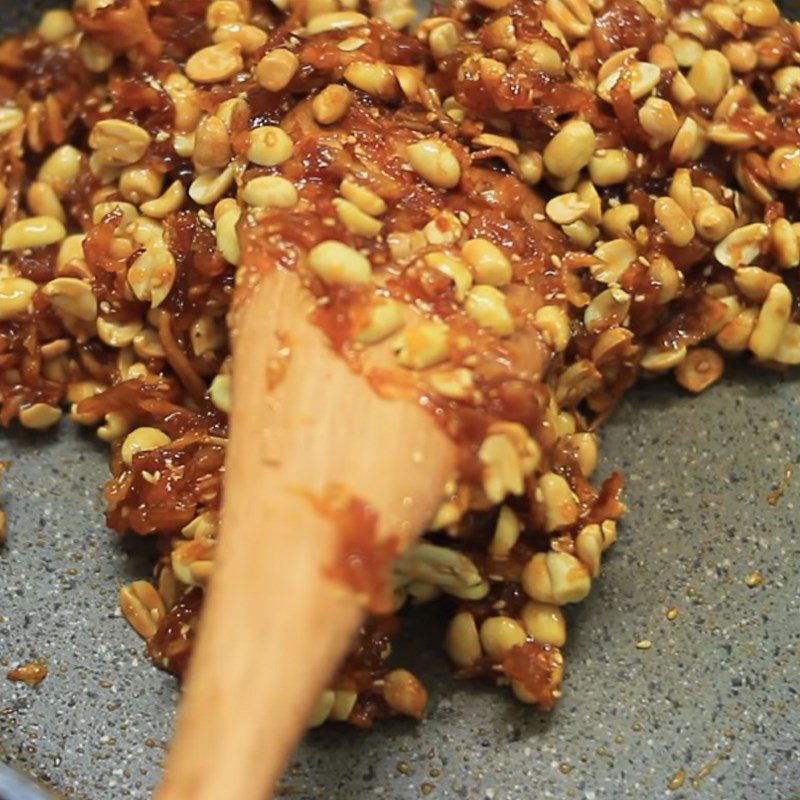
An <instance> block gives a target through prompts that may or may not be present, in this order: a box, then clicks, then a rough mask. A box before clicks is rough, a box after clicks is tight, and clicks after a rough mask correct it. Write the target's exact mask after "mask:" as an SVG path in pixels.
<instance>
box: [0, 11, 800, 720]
mask: <svg viewBox="0 0 800 800" xmlns="http://www.w3.org/2000/svg"><path fill="white" fill-rule="evenodd" d="M798 62H800V26H798V24H797V23H791V22H788V21H786V20H784V19H782V18H781V16H780V13H779V10H778V8H777V6H776V5H775V4H774V3H773V2H771V0H735V1H734V2H722V1H720V2H708V3H702V2H692V0H690V1H689V2H686V1H685V0H681V2H677V0H673V1H672V2H670V1H668V0H641V2H640V1H639V0H480V2H464V1H463V0H452V2H450V3H447V4H444V3H443V4H438V5H436V6H435V7H434V9H433V10H432V12H431V14H430V16H429V17H428V18H427V19H425V20H423V21H421V22H419V23H416V24H415V23H414V14H413V11H412V10H411V9H410V8H409V6H408V5H407V4H406V2H405V0H370V2H361V3H358V2H355V1H354V0H307V1H305V2H299V0H272V1H271V2H270V0H214V1H213V2H210V1H209V0H159V2H150V0H78V2H77V3H76V4H75V8H74V9H73V10H72V12H69V11H50V12H47V13H46V14H45V15H44V16H43V18H42V20H41V23H40V26H39V28H38V30H36V31H34V32H31V33H29V34H28V35H26V36H23V37H20V38H16V39H10V40H8V41H6V42H5V43H3V44H2V45H0V176H1V177H2V183H0V207H2V241H1V243H0V245H1V246H2V253H1V254H0V255H1V259H0V396H2V409H1V410H0V421H2V423H3V424H5V425H8V424H10V423H11V422H13V421H14V420H19V423H20V424H21V425H23V426H24V427H27V428H30V429H34V430H44V429H47V428H50V427H52V426H54V425H55V424H56V423H58V421H59V419H60V418H61V416H62V414H63V413H64V411H65V410H67V409H68V416H69V417H70V419H72V420H73V421H74V422H77V423H79V424H82V425H88V426H92V427H94V428H95V429H96V431H97V435H98V436H99V437H100V438H101V439H103V440H104V441H107V442H109V443H110V444H111V471H112V478H111V479H110V480H109V482H108V484H107V485H106V488H105V498H106V501H107V505H108V511H107V516H108V522H109V525H110V526H111V527H112V528H113V529H114V530H116V531H118V532H125V531H134V532H135V533H137V534H140V535H143V536H156V537H157V539H158V543H159V552H160V554H161V555H160V558H159V560H158V564H157V566H156V569H155V576H154V580H153V581H152V582H150V581H136V582H134V583H132V584H130V585H129V586H126V587H124V588H123V589H122V590H121V592H120V603H121V606H122V609H123V611H124V613H125V616H126V618H127V619H128V620H129V622H130V623H131V624H132V625H133V627H134V628H135V629H136V630H137V631H138V633H139V634H140V635H141V636H142V637H144V638H145V639H146V640H147V647H148V651H149V653H150V655H151V657H152V658H153V660H154V661H155V663H156V664H158V665H159V666H162V667H164V668H166V669H170V670H172V671H174V672H176V673H178V674H180V673H182V672H183V670H184V669H185V667H186V664H187V662H188V659H189V658H190V654H191V648H192V641H193V637H194V632H195V629H196V626H197V622H198V619H199V615H200V613H201V609H202V602H203V590H204V586H205V585H206V584H207V581H208V580H209V578H210V576H211V575H212V573H213V567H214V551H215V544H216V534H217V528H218V516H219V509H220V504H221V488H222V487H221V474H222V473H221V468H222V466H223V464H224V458H225V446H226V439H227V414H228V412H229V409H230V403H231V397H230V370H231V358H230V353H229V342H228V327H227V325H226V315H227V313H228V311H229V308H230V306H231V300H232V298H233V296H234V292H235V290H236V286H237V285H239V286H246V285H248V283H249V282H250V281H251V280H253V279H257V275H258V274H259V273H262V272H263V271H265V270H270V269H285V270H294V271H296V272H297V273H298V274H299V275H300V276H301V277H302V279H303V281H304V282H305V284H306V285H307V287H308V288H309V290H310V291H311V292H313V294H314V295H315V296H316V298H317V304H316V311H315V314H314V320H315V322H316V323H317V324H318V325H319V326H320V327H321V328H322V329H323V330H324V331H325V332H326V333H327V335H328V337H329V339H330V342H331V346H332V347H333V348H334V349H335V350H336V351H338V352H339V353H340V354H341V357H342V358H344V359H347V360H348V362H350V363H351V364H352V365H353V367H354V368H355V369H359V370H361V371H362V372H363V373H364V375H365V376H366V378H367V379H368V380H370V381H371V383H372V385H373V386H374V388H375V390H376V391H377V392H379V393H381V394H384V395H386V396H393V397H396V396H403V397H408V398H409V399H410V400H411V401H414V402H420V403H422V404H423V405H424V406H425V407H426V408H428V409H429V410H430V411H431V413H434V414H435V415H436V418H437V419H438V420H439V421H440V423H441V425H442V426H444V428H445V430H447V432H448V433H449V434H450V435H451V436H452V438H453V440H454V441H455V442H456V443H457V444H458V447H459V475H458V479H457V480H456V481H454V482H453V484H452V485H451V486H448V487H447V497H446V498H445V500H444V502H443V503H442V506H441V508H440V509H439V511H438V513H437V515H436V519H435V520H433V521H432V524H431V530H430V531H429V532H428V533H427V534H426V535H425V536H424V537H423V539H422V540H421V541H420V542H419V543H418V544H416V545H414V546H413V547H411V548H410V550H408V551H407V552H405V553H403V554H401V556H400V557H399V559H398V560H397V562H396V563H395V565H394V568H393V569H394V572H393V585H394V595H393V603H392V605H393V608H392V609H391V613H376V614H374V615H373V616H372V617H371V618H370V619H369V620H368V622H367V623H366V624H365V625H364V627H363V630H362V631H361V634H360V636H359V638H358V640H357V642H356V643H355V644H354V646H353V649H352V651H351V653H350V655H349V656H348V658H347V660H346V662H345V663H344V664H343V665H342V666H341V668H340V670H339V672H338V674H337V676H336V678H335V680H334V681H333V683H332V685H331V686H330V688H329V690H328V691H326V692H325V693H324V695H323V696H322V697H321V698H320V701H319V705H318V708H317V712H316V715H315V719H314V723H315V724H320V723H322V722H323V721H325V720H326V719H334V720H346V721H349V722H351V723H354V724H356V725H360V726H367V725H369V724H371V723H372V722H373V721H374V720H375V719H376V718H378V717H381V716H385V715H389V714H408V715H411V716H420V715H421V714H422V713H423V710H424V707H425V701H426V693H425V689H424V688H423V686H422V684H421V682H420V681H419V679H418V678H417V677H415V676H414V675H413V674H411V673H410V672H409V671H407V670H404V669H402V668H397V667H396V666H394V665H390V664H389V657H390V654H391V641H392V637H393V636H394V635H395V633H396V631H397V629H398V626H399V625H400V619H401V617H402V616H404V615H405V612H403V614H401V615H399V616H398V612H401V609H404V608H407V607H409V606H413V605H416V604H419V603H424V602H429V601H432V600H434V599H439V598H441V599H442V600H443V601H444V602H446V603H447V604H448V606H449V607H450V608H451V610H452V616H451V620H450V623H449V626H448V628H447V632H446V635H445V641H444V647H445V650H446V652H447V654H448V655H449V657H450V659H451V660H452V662H453V664H454V668H455V674H456V675H457V676H459V677H476V678H484V679H490V680H492V681H495V682H497V683H501V684H507V685H510V687H511V689H512V690H513V692H514V694H515V695H516V696H517V697H518V698H519V699H520V700H522V701H523V702H528V703H535V704H537V705H538V706H539V707H540V708H543V709H548V708H551V707H552V706H553V705H554V703H555V702H556V700H557V699H558V698H559V696H560V695H561V691H562V690H561V682H562V678H563V673H564V659H563V655H562V651H561V648H562V647H563V645H564V643H565V641H566V627H565V620H564V615H563V612H562V606H563V605H565V604H566V603H572V602H578V601H580V600H582V599H583V598H584V597H585V596H586V595H587V593H588V592H589V590H590V588H591V583H592V580H593V579H595V578H596V577H597V576H598V574H599V571H600V565H601V560H602V554H603V552H604V551H605V550H606V549H607V548H608V547H609V546H610V545H611V544H613V542H614V541H615V540H616V538H617V520H618V518H619V517H620V515H621V513H622V512H623V510H624V506H623V505H622V502H621V500H620V494H621V490H622V478H621V476H619V475H618V474H616V473H614V474H612V475H611V477H609V478H608V479H607V480H606V481H605V482H604V483H603V484H602V485H601V486H596V485H594V484H593V483H592V481H591V478H592V474H593V473H594V471H595V467H596V465H597V459H598V452H597V451H598V442H597V435H596V433H595V430H596V428H597V426H598V425H599V424H600V423H601V422H602V421H603V420H604V419H605V418H606V417H607V416H608V415H609V414H610V413H612V412H613V410H614V408H615V407H616V405H617V403H618V402H619V399H620V397H621V395H622V394H623V392H624V391H625V390H626V389H628V388H629V387H630V386H631V385H632V384H633V383H634V382H635V381H636V380H637V379H638V378H639V377H640V376H644V377H650V376H657V375H661V374H664V373H667V372H673V373H674V374H675V377H676V379H677V381H678V382H679V383H680V384H681V385H682V386H683V387H685V388H686V389H687V390H689V391H691V392H700V391H702V390H704V389H705V388H707V387H708V386H710V385H712V384H713V383H714V382H715V381H716V380H718V379H719V377H720V376H721V375H722V372H723V369H724V362H723V358H724V357H725V356H728V355H730V356H736V355H740V354H743V355H745V356H746V357H748V358H750V359H752V360H754V361H757V362H761V363H764V364H766V365H768V366H770V367H773V368H780V367H784V366H786V365H791V364H797V363H800V323H798V321H797V316H798V315H797V302H796V298H797V296H798V280H797V275H798V270H797V267H798V265H800V227H798V223H795V222H793V220H794V219H795V217H796V210H797V190H798V188H800V66H798ZM276 613H277V610H276Z"/></svg>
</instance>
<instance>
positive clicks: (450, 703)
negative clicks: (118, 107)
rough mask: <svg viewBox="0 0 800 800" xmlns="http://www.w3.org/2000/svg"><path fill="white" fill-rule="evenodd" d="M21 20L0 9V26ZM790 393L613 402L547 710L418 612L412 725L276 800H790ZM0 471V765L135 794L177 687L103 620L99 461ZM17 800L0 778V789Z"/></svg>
mask: <svg viewBox="0 0 800 800" xmlns="http://www.w3.org/2000/svg"><path fill="white" fill-rule="evenodd" d="M40 10H41V6H35V4H31V3H30V2H28V1H26V0H0V12H2V13H0V29H2V28H6V29H11V28H18V27H20V26H21V25H22V24H23V20H25V19H27V20H28V22H32V21H33V20H35V18H36V15H37V13H38V12H39V11H40ZM799 390H800V382H798V380H797V378H796V376H794V377H793V376H792V375H789V376H786V377H784V376H781V375H777V374H775V373H771V372H766V371H764V370H758V369H754V368H750V367H748V366H747V365H744V364H742V365H739V366H737V367H735V368H732V369H730V370H729V372H728V375H727V376H726V378H725V379H724V380H723V381H722V382H721V383H720V384H717V385H716V386H715V387H713V388H712V389H711V390H710V391H708V392H707V393H706V394H703V395H702V396H700V397H688V396H687V395H686V394H685V393H683V392H682V391H681V390H679V389H678V388H676V387H674V386H673V385H672V384H671V383H669V382H667V381H662V382H655V383H651V384H647V385H644V386H641V387H639V388H638V389H637V390H636V391H634V392H632V393H631V394H630V395H629V397H628V398H627V399H626V401H625V402H624V403H623V405H622V407H621V408H620V409H619V411H618V413H617V415H616V417H615V418H614V419H613V420H612V421H611V422H610V423H609V424H608V426H607V427H606V429H605V431H604V435H603V438H604V446H603V448H602V453H603V465H604V469H605V470H606V471H609V470H611V469H614V468H621V469H622V470H623V471H624V473H625V475H626V477H627V481H628V482H627V491H626V496H625V499H626V502H627V503H628V505H629V507H630V511H629V513H628V514H627V515H626V516H625V517H624V521H623V525H622V529H621V538H620V541H619V543H618V544H617V545H616V546H615V548H614V549H613V550H612V551H611V554H610V556H609V557H608V559H607V561H606V563H605V565H604V569H603V575H602V577H601V579H600V580H599V581H598V582H597V584H596V587H595V588H594V590H593V592H592V594H591V595H590V597H589V599H588V600H587V601H586V602H584V603H582V604H580V605H579V606H577V607H574V608H570V612H569V613H570V616H571V627H570V641H569V643H568V645H567V680H566V687H565V688H566V693H565V697H564V699H563V701H562V702H561V704H560V705H559V706H558V707H557V709H556V710H555V711H554V712H553V713H552V714H549V715H541V714H538V713H536V712H535V711H532V710H531V709H530V708H529V707H525V706H522V705H520V704H518V703H517V702H515V701H514V700H513V698H512V696H511V693H510V692H508V691H503V690H498V689H493V688H490V687H486V686H478V685H473V684H469V683H463V682H456V681H454V680H453V679H452V678H451V677H450V676H449V672H448V667H447V664H446V662H445V658H444V655H443V654H442V652H441V647H440V640H441V634H442V623H443V619H441V618H439V616H438V615H437V612H436V609H435V608H424V609H419V610H415V612H414V613H413V615H412V617H413V618H412V621H411V622H410V623H409V624H408V625H407V630H406V632H405V634H404V636H403V640H402V642H401V643H400V646H399V649H400V650H401V651H403V660H404V663H405V664H409V663H410V664H411V665H412V667H413V668H414V669H415V671H416V672H418V674H421V675H423V676H424V677H425V679H426V682H427V685H428V688H429V689H430V691H431V695H432V702H431V705H430V709H429V714H428V717H427V718H426V719H425V720H424V721H423V722H422V723H418V724H416V723H412V722H408V721H404V720H391V721H388V722H382V723H380V724H378V725H377V726H376V727H375V728H374V729H373V730H372V731H369V732H366V733H365V732H362V731H358V730H354V729H351V728H349V727H345V726H341V725H334V726H329V727H326V728H323V729H321V730H318V731H315V732H313V733H312V734H311V735H309V736H308V737H307V739H306V741H305V743H304V744H303V746H302V748H301V750H300V752H299V753H298V755H297V758H296V759H295V762H294V764H293V766H292V768H291V769H290V771H289V773H288V775H287V778H286V788H287V792H290V796H293V797H298V798H300V799H301V800H304V799H305V798H308V799H309V800H311V798H327V799H328V800H340V799H341V800H366V799H367V798H376V800H378V799H380V800H401V798H403V799H405V798H415V797H421V798H424V797H426V796H430V797H432V798H454V799H455V798H458V799H459V800H492V799H493V798H494V800H517V798H519V799H520V800H521V799H522V798H526V799H527V798H537V800H539V799H540V798H542V799H544V798H558V799H559V800H560V799H561V798H577V799H579V800H605V799H606V798H608V799H609V800H612V799H613V800H618V799H620V798H629V797H630V798H637V800H649V799H650V798H672V800H681V798H687V799H689V798H691V799H694V798H696V799H697V800H750V799H751V798H758V799H759V800H795V799H796V798H798V797H800V751H799V750H798V747H797V744H798V741H797V740H798V729H800V708H798V690H799V689H800V592H799V591H798V589H799V588H800V586H799V584H800V581H798V576H799V575H800V537H798V528H799V527H800V523H799V522H798V509H800V475H797V472H798V469H799V468H798V462H799V461H800V404H799V403H798V394H800V391H799ZM0 458H2V459H8V460H10V461H12V462H13V466H12V469H11V470H10V471H9V472H8V473H7V477H6V478H5V479H4V481H3V486H2V497H1V498H0V499H1V500H2V504H3V506H4V508H5V509H6V511H7V513H8V517H9V526H10V536H9V542H8V544H7V545H6V546H5V547H4V548H3V549H2V551H0V667H1V668H0V761H2V762H5V763H6V764H7V765H9V766H11V767H13V768H14V769H15V770H16V771H17V772H18V773H20V774H25V775H27V776H29V777H33V778H35V779H36V780H38V781H39V783H40V784H41V785H43V786H46V787H49V789H50V790H51V791H52V793H53V794H54V795H55V796H63V797H65V798H71V800H124V799H125V798H135V800H145V798H148V797H149V796H150V792H151V790H152V788H153V787H154V785H155V784H156V782H157V780H158V776H159V771H160V769H161V763H162V760H163V757H164V751H165V747H166V744H167V742H168V740H169V737H170V730H171V726H172V721H173V715H174V709H175V706H176V703H177V699H178V687H177V684H176V682H175V680H174V679H173V678H172V677H171V676H169V675H166V674H164V673H162V672H159V671H157V670H156V669H155V668H154V667H152V666H151V665H150V663H149V662H148V660H147V659H146V657H145V656H144V654H143V648H142V643H141V640H140V639H139V638H138V636H137V635H136V634H135V633H134V632H133V630H131V629H130V628H129V627H128V625H127V623H125V621H124V620H123V619H122V617H121V616H120V614H119V612H118V610H117V600H116V595H117V589H118V587H119V586H120V585H121V584H122V583H124V582H127V581H130V580H132V579H134V578H135V577H142V576H146V575H147V574H148V561H147V554H146V553H144V552H142V551H141V549H139V543H138V542H130V541H127V540H120V539H119V538H117V537H116V536H115V535H113V534H111V533H110V532H108V530H107V529H106V528H105V526H104V524H103V512H102V502H101V496H100V487H101V486H102V484H103V482H104V481H105V479H106V476H107V466H106V456H105V449H104V448H103V447H101V446H100V445H99V444H98V443H97V442H96V441H95V440H94V439H92V438H91V436H89V435H88V434H86V433H85V432H79V431H76V430H74V429H72V428H71V427H70V426H69V425H68V424H67V423H62V425H61V427H60V430H59V432H58V434H57V435H53V434H52V433H51V434H50V435H48V436H42V437H40V436H33V435H31V434H29V433H22V432H20V431H19V430H12V431H10V432H3V433H1V434H0ZM792 468H794V470H795V473H796V475H795V478H794V480H789V481H788V482H785V481H784V478H785V476H786V474H787V469H792ZM782 483H786V485H785V486H784V487H783V488H784V491H783V494H782V496H781V497H780V499H779V500H778V502H777V503H775V504H772V503H770V502H768V497H769V496H770V493H771V492H774V490H776V489H777V488H778V487H779V486H780V485H781V484H782ZM772 499H773V500H774V499H775V498H774V496H773V498H772ZM756 572H760V573H761V576H762V578H763V580H762V582H761V584H760V585H757V586H750V585H748V582H746V578H747V577H748V576H751V575H752V574H754V573H756ZM749 582H750V583H753V581H752V580H751V581H749ZM669 609H677V610H678V616H677V617H676V618H675V619H673V620H669V619H668V618H667V615H666V613H667V611H668V610H669ZM642 640H649V641H650V643H651V646H650V647H649V649H640V648H638V647H637V643H640V642H642ZM32 658H42V659H44V660H45V661H46V663H47V665H48V668H49V675H48V677H47V678H46V679H45V680H44V681H43V682H42V683H41V684H40V685H39V686H38V687H36V688H30V687H28V686H26V685H24V684H18V683H17V684H15V683H11V682H8V681H6V680H5V679H4V677H3V675H4V673H5V671H6V670H7V669H9V668H10V667H12V666H16V665H18V664H22V663H25V662H27V661H30V660H31V659H32ZM254 668H255V667H254ZM683 776H685V777H683ZM38 797H39V794H38V792H35V791H34V792H33V793H32V791H31V789H29V788H25V786H23V785H22V784H21V783H19V782H18V781H17V780H16V779H11V778H9V777H7V776H6V774H5V772H4V771H3V769H2V768H0V800H37V798H38ZM220 800H228V799H227V798H220Z"/></svg>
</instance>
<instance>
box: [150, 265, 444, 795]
mask: <svg viewBox="0 0 800 800" xmlns="http://www.w3.org/2000/svg"><path fill="white" fill-rule="evenodd" d="M310 307H311V298H310V297H309V296H308V294H307V293H306V291H305V290H304V289H303V287H302V286H301V284H300V281H299V280H298V279H297V277H296V276H295V275H293V274H288V273H283V272H274V273H272V274H270V275H268V276H265V277H264V278H263V279H262V281H261V283H260V284H259V285H258V286H257V287H256V288H255V289H254V290H253V291H252V294H251V296H250V297H249V298H248V301H247V304H246V307H245V308H244V309H242V310H241V312H240V314H239V316H238V317H237V324H238V329H237V330H236V333H235V340H234V380H233V385H234V388H233V411H232V418H231V439H230V443H229V449H228V453H227V460H226V476H225V501H224V508H223V515H222V528H221V534H220V543H219V555H218V560H217V564H216V568H215V574H214V577H213V580H212V583H211V587H210V590H209V593H208V597H207V600H206V605H205V608H204V611H203V619H202V623H201V626H200V633H199V638H198V643H197V648H196V651H195V653H194V656H193V659H192V663H191V666H190V669H189V675H188V679H187V683H186V690H185V697H184V699H183V702H182V705H181V709H180V713H179V716H178V723H177V732H176V738H175V741H174V743H173V746H172V750H171V752H170V755H169V758H168V760H167V767H166V777H165V780H164V783H163V785H162V787H161V789H160V791H159V792H158V794H157V795H156V797H157V800H221V799H222V798H224V800H263V798H264V797H265V796H266V795H267V794H268V792H269V791H270V789H271V787H272V786H273V785H274V783H275V781H276V780H277V779H278V778H279V776H280V774H281V771H282V769H283V768H284V766H285V763H286V760H287V758H288V757H289V756H290V754H291V752H292V751H293V749H294V747H295V746H296V744H297V742H298V740H299V738H300V736H301V735H302V733H303V731H304V729H305V725H306V723H307V720H308V719H309V717H310V714H311V712H312V709H313V707H314V704H315V702H316V700H317V698H318V696H319V694H320V692H321V691H322V690H323V689H324V688H325V687H326V685H327V682H328V681H329V680H330V678H331V675H332V673H333V671H334V670H335V668H336V666H337V664H338V663H339V661H340V659H341V658H342V657H343V656H344V654H345V653H346V651H347V648H348V646H349V644H350V642H351V638H352V636H353V634H354V633H355V632H356V630H357V628H358V625H359V623H360V622H361V621H362V618H363V614H364V603H363V598H359V597H358V596H357V595H356V593H355V592H354V591H353V590H352V589H351V588H349V587H348V586H346V585H344V584H343V583H341V582H339V581H336V580H334V579H332V578H331V577H330V576H329V575H328V574H327V572H328V570H329V569H330V567H331V566H332V565H334V564H336V563H337V559H340V558H341V557H342V552H341V550H340V548H341V531H340V530H339V528H338V527H337V524H335V522H334V521H333V519H332V518H330V517H329V516H326V515H325V514H324V513H320V510H319V508H318V507H316V506H315V503H314V498H320V497H322V496H323V495H324V494H325V493H326V492H327V491H328V490H329V489H330V487H332V486H334V485H338V486H340V487H344V489H343V490H344V491H346V492H347V493H348V494H350V495H351V496H352V497H353V498H357V499H358V501H359V502H361V501H363V502H365V503H368V504H369V506H370V507H371V509H372V510H373V511H374V512H375V513H376V514H377V520H378V523H377V530H376V534H377V538H378V539H381V538H383V539H385V537H387V536H390V535H399V536H401V537H402V539H403V540H404V541H405V542H410V541H411V540H412V539H413V538H414V537H416V536H418V535H419V533H420V532H421V531H422V530H423V529H424V527H425V525H426V524H427V523H428V522H429V521H430V519H431V516H432V514H433V513H434V511H435V509H436V507H437V505H438V503H439V502H440V500H441V497H442V490H443V487H444V485H445V483H446V481H447V480H448V478H450V477H451V475H452V473H453V470H454V465H455V452H454V447H453V445H452V443H451V442H450V440H449V439H448V438H447V437H446V435H445V434H444V433H443V432H442V431H441V430H440V429H439V427H438V426H437V425H436V423H435V422H434V420H433V418H432V417H431V416H430V415H429V414H428V413H427V412H425V411H424V410H423V409H421V408H420V407H419V406H417V405H416V404H414V403H411V402H407V401H399V400H386V399H382V398H380V397H378V395H377V394H376V393H375V392H374V391H373V390H372V388H371V387H370V386H369V385H368V383H367V381H366V380H365V379H364V377H363V376H361V375H357V374H355V373H354V372H353V371H351V369H350V368H349V367H348V366H347V364H346V363H345V362H344V361H343V360H342V359H341V358H340V357H339V356H338V355H336V354H335V353H333V352H332V351H331V349H330V347H329V346H328V343H327V340H326V339H325V337H324V335H323V334H322V332H321V331H320V330H319V329H318V328H316V327H315V326H314V325H313V324H312V323H311V322H310V321H309V318H308V312H309V309H310Z"/></svg>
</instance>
